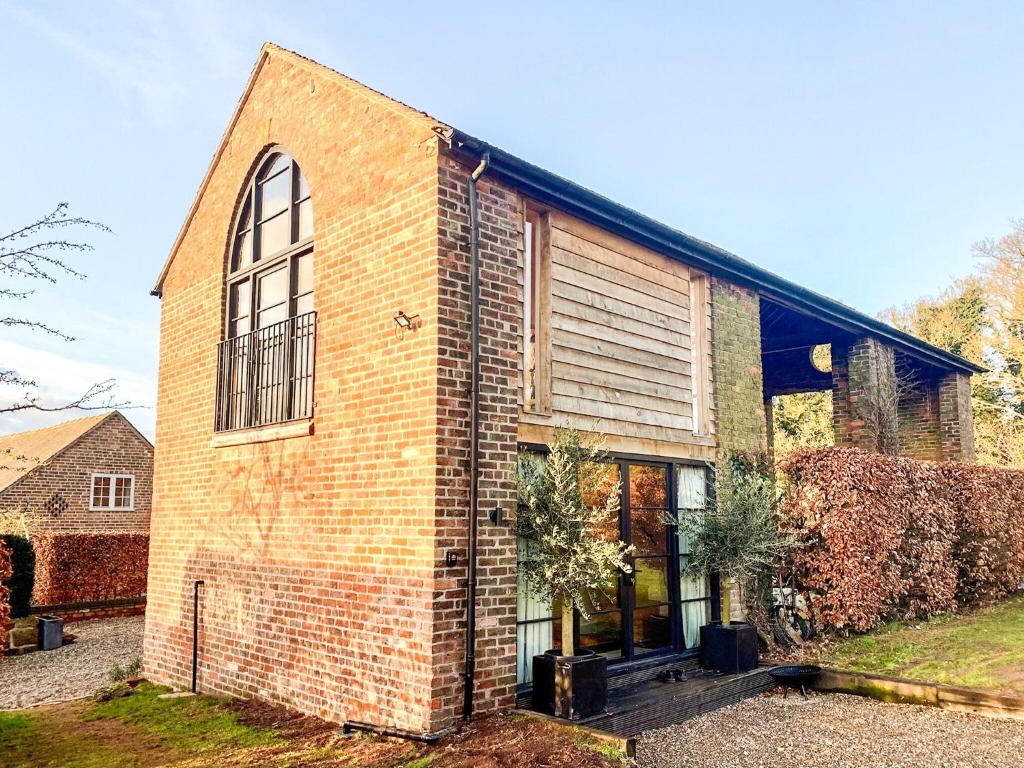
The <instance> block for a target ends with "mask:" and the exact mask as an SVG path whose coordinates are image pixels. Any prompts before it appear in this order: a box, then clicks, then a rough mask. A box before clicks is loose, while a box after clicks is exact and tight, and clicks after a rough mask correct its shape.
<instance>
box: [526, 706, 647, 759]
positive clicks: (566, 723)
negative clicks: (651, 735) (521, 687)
mask: <svg viewBox="0 0 1024 768" xmlns="http://www.w3.org/2000/svg"><path fill="white" fill-rule="evenodd" d="M515 713H516V714H517V715H525V716H526V717H533V718H536V719H537V720H546V721H547V722H549V723H553V724H555V725H557V726H560V727H562V728H565V729H566V730H569V731H573V732H575V733H582V734H584V735H585V736H587V737H589V738H591V739H593V740H594V741H596V742H598V743H599V744H605V745H607V746H610V747H615V748H616V749H617V750H619V751H620V752H621V753H622V754H624V755H625V756H626V757H628V758H630V759H632V758H634V757H636V739H635V738H633V737H632V736H619V735H618V734H617V733H610V732H608V731H602V730H601V729H600V728H591V727H590V726H589V725H583V724H582V723H577V722H573V721H572V720H566V719H564V718H561V717H555V716H554V715H547V714H544V713H543V712H536V711H534V710H532V709H517V710H515Z"/></svg>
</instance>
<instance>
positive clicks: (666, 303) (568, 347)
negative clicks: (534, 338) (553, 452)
mask: <svg viewBox="0 0 1024 768" xmlns="http://www.w3.org/2000/svg"><path fill="white" fill-rule="evenodd" d="M549 221H550V232H549V233H548V234H549V237H548V242H549V243H550V247H549V250H548V253H547V257H548V258H549V259H550V296H549V307H550V318H549V319H548V320H547V322H548V324H549V331H550V350H549V354H550V371H551V412H550V413H549V414H543V413H534V412H530V411H525V412H521V414H520V428H519V433H520V440H522V441H523V442H546V441H547V438H548V437H549V435H550V429H551V428H553V427H569V426H571V427H576V428H578V429H582V430H585V431H591V432H602V433H604V434H606V435H608V437H609V442H608V448H609V449H610V450H616V451H622V452H636V453H639V452H648V451H650V452H654V451H655V449H656V450H657V452H658V453H659V454H661V455H672V456H684V457H694V458H709V457H710V456H711V451H712V450H713V447H714V438H713V437H712V436H709V435H708V434H703V435H695V434H694V432H693V426H694V422H693V407H694V406H693V379H692V377H693V374H694V366H693V354H694V352H693V349H694V330H693V327H692V318H691V304H692V303H693V302H691V280H690V277H691V274H690V270H689V268H688V267H687V266H686V265H685V264H681V263H679V262H678V261H675V260H673V259H669V258H668V257H665V256H663V255H661V254H659V253H656V252H654V251H651V250H648V249H646V248H643V247H641V246H638V245H636V244H634V243H630V242H628V241H626V240H623V239H621V238H619V237H617V236H615V235H612V234H610V233H608V232H605V231H603V230H601V229H599V228H597V227H594V226H592V225H590V224H587V223H585V222H582V221H579V220H578V219H575V218H573V217H571V216H568V215H566V214H563V213H561V212H558V211H550V212H549ZM522 277H523V270H522V262H521V260H520V269H519V285H520V291H522V290H524V288H523V281H522ZM520 296H522V293H521V294H520ZM696 306H698V307H701V308H702V309H703V310H704V311H703V312H702V316H701V318H700V320H699V322H702V323H703V324H704V338H705V339H710V336H711V324H710V313H709V312H708V311H707V302H706V301H705V302H697V303H696ZM710 346H711V345H710V344H707V343H705V344H704V349H703V350H702V351H701V354H703V355H705V356H706V357H705V360H704V364H703V365H700V366H697V370H698V375H704V376H706V377H708V379H710V377H709V376H708V372H709V371H711V357H710ZM519 361H520V371H522V369H523V342H522V337H521V335H520V339H519ZM521 384H522V380H521V379H520V385H521ZM705 391H706V392H707V393H708V399H709V405H708V406H705V410H704V412H705V416H704V418H705V420H708V419H709V417H710V421H711V424H712V427H711V430H710V432H711V434H713V431H714V428H713V424H714V418H713V396H712V392H713V389H712V387H711V382H710V380H706V381H705ZM520 405H522V387H521V386H520ZM703 431H704V432H705V433H707V432H708V431H709V430H708V428H707V426H706V425H705V428H704V430H703Z"/></svg>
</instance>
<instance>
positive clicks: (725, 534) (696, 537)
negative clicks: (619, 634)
mask: <svg viewBox="0 0 1024 768" xmlns="http://www.w3.org/2000/svg"><path fill="white" fill-rule="evenodd" d="M781 500H782V495H781V493H780V492H779V490H778V489H777V487H776V483H775V479H774V477H773V475H772V473H771V471H770V468H769V467H768V465H767V462H766V461H765V460H764V459H762V458H758V457H750V456H744V455H741V454H732V455H729V456H727V457H726V458H725V461H723V462H721V463H720V465H719V468H718V472H717V475H716V480H715V494H714V498H713V499H709V500H708V503H707V504H706V505H705V506H704V508H703V509H697V510H691V511H690V512H689V513H688V514H687V515H685V516H681V517H680V519H679V520H678V525H679V526H680V527H681V528H682V530H683V532H684V533H685V534H686V535H687V536H688V537H689V540H690V557H689V561H688V563H687V566H686V570H687V571H688V572H689V573H690V574H691V575H700V576H708V575H710V574H716V573H717V574H718V577H719V583H720V590H721V609H722V610H721V612H722V621H721V622H720V623H714V624H709V625H707V626H704V627H701V631H700V639H701V664H702V665H703V666H705V667H708V668H711V669H717V670H718V671H720V672H731V673H735V672H744V671H747V670H749V669H753V668H754V667H756V666H757V662H758V658H757V630H756V629H755V628H754V627H753V626H752V625H750V624H748V623H747V622H733V621H731V619H730V614H731V608H732V604H731V603H732V600H731V595H732V585H733V584H734V583H735V584H740V585H750V584H754V583H756V582H758V581H760V580H763V579H765V578H770V577H771V573H772V570H773V569H774V568H775V567H776V566H777V565H778V563H779V562H780V560H781V559H782V557H783V556H784V555H785V553H786V552H787V551H788V550H789V549H791V548H792V547H793V546H794V545H795V542H794V541H793V539H792V538H791V537H789V536H787V535H786V534H785V533H784V532H783V531H782V530H781V528H780V526H779V518H778V512H779V505H780V503H781Z"/></svg>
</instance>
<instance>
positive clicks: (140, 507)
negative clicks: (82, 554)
mask: <svg viewBox="0 0 1024 768" xmlns="http://www.w3.org/2000/svg"><path fill="white" fill-rule="evenodd" d="M94 472H100V473H111V474H128V475H134V476H135V505H134V507H135V508H134V510H132V511H117V512H113V511H91V510H90V509H89V495H90V492H91V488H92V474H93V473H94ZM54 494H59V496H60V498H61V500H63V502H64V504H63V505H60V504H50V505H48V504H47V502H48V501H50V500H51V498H52V497H53V496H54ZM152 498H153V447H152V446H151V445H150V444H149V442H147V441H146V439H145V438H143V437H142V436H141V435H140V434H139V433H138V432H136V431H135V428H134V427H132V425H131V424H129V423H128V421H127V420H126V419H125V418H124V416H122V415H121V414H119V413H114V414H112V415H111V416H109V417H108V418H106V419H104V420H103V421H102V422H100V423H99V424H98V425H97V426H96V427H94V428H93V429H92V430H91V431H89V432H87V433H86V434H85V435H84V436H82V437H81V438H80V439H79V440H78V441H77V442H75V443H73V444H72V445H71V446H70V447H68V448H66V449H65V450H63V451H61V452H60V453H58V454H57V455H56V456H54V457H53V458H52V459H50V460H49V461H47V462H46V463H45V464H42V465H40V466H39V467H37V468H36V469H34V470H33V471H32V472H30V473H28V474H27V475H25V476H24V477H23V478H21V479H20V480H18V481H17V482H15V483H14V484H13V485H11V486H10V487H9V488H7V489H6V490H5V491H3V492H2V493H0V510H3V511H6V512H25V511H27V512H28V513H29V515H30V516H31V519H32V520H33V522H34V523H35V525H36V528H37V530H40V531H54V532H58V531H59V532H68V533H90V532H98V531H142V532H146V531H148V530H149V519H150V510H151V507H152ZM54 501H56V500H54ZM62 508H63V511H60V510H61V509H62ZM50 510H53V511H50Z"/></svg>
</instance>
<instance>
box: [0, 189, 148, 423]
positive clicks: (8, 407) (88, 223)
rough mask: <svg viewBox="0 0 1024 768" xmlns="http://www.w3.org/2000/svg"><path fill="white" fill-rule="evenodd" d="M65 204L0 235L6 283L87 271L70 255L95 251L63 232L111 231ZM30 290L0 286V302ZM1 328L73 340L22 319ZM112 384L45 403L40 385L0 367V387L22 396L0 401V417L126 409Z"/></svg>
mask: <svg viewBox="0 0 1024 768" xmlns="http://www.w3.org/2000/svg"><path fill="white" fill-rule="evenodd" d="M68 210H69V206H68V204H67V203H59V204H58V205H57V207H56V208H54V209H53V210H52V211H50V212H49V213H47V214H46V215H45V216H43V217H42V218H40V219H37V220H36V221H33V222H31V223H29V224H26V225H25V226H22V227H17V228H15V229H12V230H10V231H9V232H6V233H3V234H0V278H7V279H9V280H42V281H44V282H48V283H56V282H57V281H58V279H59V278H60V277H72V278H75V279H78V280H84V279H85V273H84V272H81V271H79V270H78V269H76V268H75V266H73V265H72V264H71V263H70V262H69V261H68V257H69V256H72V255H74V254H80V253H84V252H87V251H91V250H93V246H92V244H91V243H87V242H82V241H79V240H75V239H70V238H67V237H63V236H62V234H63V233H64V232H67V231H73V230H76V229H80V228H85V229H94V230H99V231H100V232H110V231H111V230H110V228H109V227H107V226H105V225H104V224H101V223H99V222H98V221H92V220H91V219H86V218H83V217H81V216H72V215H71V214H70V213H69V212H68ZM33 292H34V291H33V290H31V289H22V288H21V287H10V286H2V287H0V299H9V300H14V301H17V300H21V299H25V298H27V297H28V296H30V295H32V293H33ZM0 328H22V329H28V330H33V331H40V332H42V333H46V334H49V335H51V336H56V337H57V338H59V339H63V340H64V341H74V340H75V338H74V336H72V335H71V334H69V333H66V332H65V331H62V330H60V329H59V328H55V327H54V326H52V325H50V324H49V323H47V322H46V321H45V320H34V319H30V318H24V317H11V316H7V317H2V316H0ZM115 386H116V384H115V382H114V380H113V379H107V380H106V381H101V382H98V383H95V384H91V385H90V386H89V387H88V388H87V389H86V390H85V391H84V392H83V393H82V394H81V395H79V396H78V397H76V398H74V399H71V400H68V401H65V402H59V403H51V402H46V401H44V400H43V398H42V395H41V394H40V393H39V391H38V390H39V384H38V383H37V382H36V381H35V380H34V379H32V378H30V377H28V376H25V375H23V374H22V373H20V372H19V371H15V370H11V369H0V388H2V387H9V388H17V389H19V390H21V395H20V396H17V397H15V398H13V399H12V400H10V401H9V402H2V401H0V414H2V413H17V412H20V411H27V410H32V411H44V412H48V413H52V412H56V411H66V410H84V411H89V410H106V409H111V408H125V407H130V404H129V403H128V402H125V401H121V400H118V399H117V398H115V396H114V389H115Z"/></svg>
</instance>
